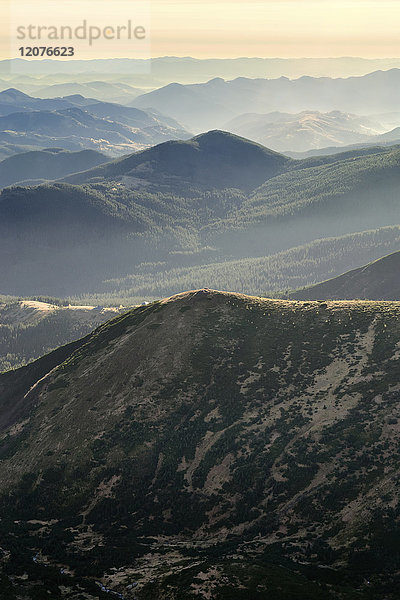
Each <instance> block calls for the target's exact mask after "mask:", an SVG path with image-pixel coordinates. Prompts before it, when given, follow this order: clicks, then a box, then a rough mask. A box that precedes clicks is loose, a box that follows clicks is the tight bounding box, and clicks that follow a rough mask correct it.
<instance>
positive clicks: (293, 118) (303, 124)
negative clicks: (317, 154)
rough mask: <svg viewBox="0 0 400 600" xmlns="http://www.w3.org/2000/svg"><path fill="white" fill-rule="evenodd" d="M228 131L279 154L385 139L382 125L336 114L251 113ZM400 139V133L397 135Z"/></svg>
mask: <svg viewBox="0 0 400 600" xmlns="http://www.w3.org/2000/svg"><path fill="white" fill-rule="evenodd" d="M224 129H226V130H227V131H231V132H232V133H236V134H237V135H241V136H243V137H246V138H249V139H251V140H254V141H256V142H258V143H260V144H263V145H264V146H268V148H272V149H273V150H277V151H278V152H287V151H290V152H306V151H307V150H309V149H310V148H312V149H320V148H325V147H327V146H345V145H351V144H357V143H358V144H361V143H363V142H364V143H371V144H373V143H375V144H376V145H378V144H379V139H380V138H381V139H382V141H385V136H384V135H381V136H379V134H380V133H381V132H382V131H383V130H384V128H382V126H381V125H380V124H379V123H377V122H374V121H373V120H372V119H370V118H365V117H364V118H362V117H358V116H356V115H350V114H345V113H341V112H340V111H332V112H330V113H325V114H322V113H319V112H315V111H314V112H312V111H304V112H302V113H300V114H288V113H280V112H274V113H268V114H265V115H261V114H255V113H249V114H244V115H240V116H239V117H236V118H235V119H233V120H231V121H229V122H228V123H226V125H225V127H224ZM395 136H396V137H395V140H398V139H399V136H400V134H399V132H396V134H395Z"/></svg>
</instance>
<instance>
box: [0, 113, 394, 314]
mask: <svg viewBox="0 0 400 600" xmlns="http://www.w3.org/2000/svg"><path fill="white" fill-rule="evenodd" d="M28 114H29V113H28ZM399 161H400V150H399V147H397V146H393V147H387V148H369V149H361V150H357V151H351V152H347V153H346V152H345V153H342V154H338V155H333V156H324V157H315V158H311V159H307V160H302V161H299V160H293V159H290V158H288V157H286V156H284V155H281V154H278V153H276V152H273V151H271V150H268V149H266V148H264V147H262V146H260V145H258V144H256V143H254V142H250V141H249V140H245V139H243V138H239V137H237V136H234V135H232V134H229V133H226V132H220V131H213V132H209V133H207V134H203V135H200V136H196V137H195V138H193V139H191V140H188V141H170V142H166V143H163V144H160V145H158V146H155V147H153V148H150V149H147V150H144V151H141V152H138V153H134V154H133V155H131V156H128V157H124V158H122V159H117V160H113V161H111V162H108V163H105V164H103V165H100V166H99V167H95V168H94V169H89V170H88V171H85V172H82V173H79V174H76V175H70V176H67V177H66V178H64V181H63V182H61V183H55V184H52V185H46V186H38V187H15V188H10V189H5V190H3V192H2V194H1V196H0V230H1V231H0V233H1V238H0V246H1V253H0V256H1V258H0V261H1V269H2V274H3V275H2V282H1V289H2V292H3V293H7V294H12V295H23V296H31V295H43V294H46V295H51V296H57V297H64V296H71V295H74V294H88V293H89V294H100V295H101V294H102V293H107V294H110V293H111V294H113V292H114V291H116V292H117V297H118V298H120V297H121V296H122V297H124V298H125V297H126V296H130V297H132V298H134V300H132V301H129V302H130V303H133V302H136V301H137V300H140V299H141V298H143V295H145V296H146V295H147V294H143V295H142V294H138V293H137V290H136V291H135V289H134V288H135V285H132V282H135V281H136V285H137V289H142V290H144V288H146V287H147V288H148V283H146V281H147V282H148V281H149V277H150V276H156V277H157V278H160V277H161V279H159V280H160V281H164V284H165V287H163V285H161V287H160V286H156V287H154V285H153V284H152V286H153V289H154V290H155V289H156V288H157V290H158V291H157V295H156V297H160V296H159V294H161V295H166V293H174V292H178V291H179V290H181V289H182V287H177V288H172V289H171V285H170V284H169V281H171V282H172V281H175V285H176V286H181V282H182V281H184V280H185V281H187V276H188V275H189V280H190V281H192V283H193V284H196V281H199V279H200V280H201V281H203V280H204V277H207V273H206V270H207V269H208V268H210V269H211V270H210V272H209V274H212V272H213V270H214V272H215V273H217V271H216V270H215V269H218V268H220V269H225V270H224V273H225V275H224V281H226V282H227V285H229V281H236V282H238V277H239V282H240V286H241V289H243V290H246V289H247V290H248V291H250V292H251V291H253V292H254V293H265V292H267V291H270V290H271V289H273V287H274V286H273V285H272V282H271V285H269V284H268V281H267V279H266V277H265V275H264V276H263V275H262V272H263V264H269V265H270V266H271V265H274V266H273V271H272V272H273V274H274V280H273V281H274V282H276V283H278V282H280V284H281V285H282V286H284V289H287V287H288V286H287V285H286V284H290V287H300V286H303V285H307V284H311V283H317V282H318V281H321V279H323V278H327V277H333V276H336V275H339V274H340V273H343V272H344V271H346V270H348V269H351V268H355V267H357V266H360V265H363V264H365V263H367V262H368V261H370V260H374V259H377V258H379V257H380V256H383V255H385V254H387V253H388V252H391V251H395V250H397V248H398V247H397V246H396V243H397V241H396V240H397V235H398V233H397V228H396V227H394V228H393V225H396V224H397V223H400V219H399V217H400V215H399V207H398V202H397V197H398V189H399V183H400V181H399V175H398V173H399V171H398V165H399ZM377 198H379V204H378V203H377ZM390 227H392V228H393V229H392V230H390V231H391V232H390V233H389V232H388V230H387V228H390ZM388 235H389V237H390V238H391V241H390V242H388ZM327 238H334V239H332V241H331V242H329V240H328V243H327V246H326V248H328V247H330V248H331V250H333V254H332V257H331V258H329V259H328V260H325V259H324V261H322V262H321V260H320V259H318V254H317V247H318V245H315V246H313V248H314V249H313V250H312V252H313V253H314V250H315V254H313V255H312V260H308V266H307V259H306V256H307V252H310V249H307V248H306V246H305V245H308V244H313V243H314V242H316V241H317V240H320V241H321V240H324V239H327ZM367 239H368V240H370V242H371V241H372V240H373V247H372V250H371V247H370V246H369V243H366V240H367ZM363 240H364V241H363ZM385 240H386V241H385ZM299 246H304V248H303V251H300V253H298V254H297V255H296V253H294V254H291V256H292V257H293V260H295V261H296V262H297V264H299V263H298V258H294V257H295V256H302V257H303V258H301V263H302V267H301V273H302V274H301V276H299V277H297V279H296V280H295V278H293V276H291V275H290V269H288V267H287V263H285V261H286V260H287V256H286V258H285V255H284V254H280V253H282V252H285V251H289V250H290V249H294V248H297V247H299ZM339 248H341V250H339ZM356 248H357V251H356V252H357V253H356V254H354V256H353V257H352V253H353V251H355V249H356ZM374 248H375V249H374ZM374 252H375V254H374ZM328 254H329V253H328ZM272 255H274V256H275V258H274V259H273V261H272V262H270V263H268V261H266V262H264V263H263V260H265V259H266V257H270V256H272ZM335 255H336V256H337V257H340V262H338V264H337V266H336V267H335V264H334V263H335V261H334V258H333V257H334V256H335ZM249 259H250V263H249V262H241V261H243V260H244V261H246V260H249ZM251 261H253V262H251ZM356 261H357V262H356ZM279 263H280V266H279V267H278V264H279ZM218 265H219V267H218ZM224 265H225V267H224ZM250 265H252V266H251V268H250ZM200 267H202V268H203V270H201V269H199V268H200ZM176 269H178V270H179V273H178V272H177V271H174V270H176ZM238 269H239V270H238ZM255 269H256V270H255ZM190 270H193V271H192V274H193V277H191V275H190ZM229 272H230V273H231V274H229ZM265 272H268V271H265ZM269 272H270V273H271V270H270V271H269ZM159 273H163V275H160V274H159ZM257 273H260V274H261V275H257ZM239 274H240V275H239ZM133 276H135V277H133ZM182 277H183V279H182ZM197 278H199V279H197ZM285 282H286V283H285ZM293 284H294V285H293ZM113 286H114V287H113ZM261 286H262V288H261V289H260V287H261ZM150 287H151V286H150ZM194 287H196V285H194ZM148 289H149V288H148ZM227 289H230V288H229V287H228V288H227ZM128 291H129V293H128ZM153 298H154V296H153ZM145 299H148V298H146V297H145ZM111 302H115V299H112V300H111ZM101 303H103V301H101ZM123 303H125V300H124V301H123Z"/></svg>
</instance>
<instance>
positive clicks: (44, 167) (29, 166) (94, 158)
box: [0, 148, 109, 188]
mask: <svg viewBox="0 0 400 600" xmlns="http://www.w3.org/2000/svg"><path fill="white" fill-rule="evenodd" d="M107 161H109V157H108V156H106V155H105V154H101V153H100V152H96V151H94V150H81V151H80V152H69V151H68V150H61V149H60V148H47V149H45V150H37V151H32V152H24V153H21V154H16V155H14V156H10V157H9V158H6V159H5V160H3V161H1V162H0V187H2V188H3V187H6V186H10V185H13V184H16V183H18V182H23V181H26V180H31V181H32V182H33V181H35V180H53V179H60V178H61V177H65V176H66V175H68V174H70V173H76V172H77V171H85V170H86V169H90V168H91V167H96V166H98V165H100V164H102V163H105V162H107Z"/></svg>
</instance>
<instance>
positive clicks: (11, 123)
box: [0, 89, 190, 156]
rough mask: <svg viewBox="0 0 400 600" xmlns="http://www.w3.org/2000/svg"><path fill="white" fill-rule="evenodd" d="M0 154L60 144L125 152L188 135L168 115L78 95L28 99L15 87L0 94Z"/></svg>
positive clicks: (118, 153)
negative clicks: (8, 150) (5, 148)
mask: <svg viewBox="0 0 400 600" xmlns="http://www.w3.org/2000/svg"><path fill="white" fill-rule="evenodd" d="M0 114H1V115H2V116H0V152H1V148H2V146H3V145H6V147H7V148H8V147H10V146H12V145H13V146H16V147H17V148H19V149H23V147H25V149H32V148H40V149H43V148H46V147H59V148H60V147H61V148H64V149H66V150H74V151H76V150H88V149H91V150H97V151H99V152H105V153H107V154H109V155H112V156H118V155H119V156H120V155H121V154H127V153H128V152H132V150H138V149H141V148H145V147H148V146H151V145H154V144H157V143H159V142H161V141H164V140H169V139H177V138H179V139H181V138H188V137H190V135H189V134H188V133H187V132H186V131H185V130H184V129H183V128H182V127H181V126H180V125H179V123H177V122H176V121H174V120H173V119H171V118H170V117H163V116H162V115H161V114H160V113H156V112H154V111H147V112H146V111H142V110H138V109H135V108H130V107H125V106H122V105H119V104H113V103H102V102H97V101H95V100H93V99H90V98H84V97H83V96H80V95H74V96H69V97H65V98H53V99H40V98H32V97H30V96H28V95H26V94H23V93H21V92H19V91H18V90H14V89H9V90H5V91H3V92H0Z"/></svg>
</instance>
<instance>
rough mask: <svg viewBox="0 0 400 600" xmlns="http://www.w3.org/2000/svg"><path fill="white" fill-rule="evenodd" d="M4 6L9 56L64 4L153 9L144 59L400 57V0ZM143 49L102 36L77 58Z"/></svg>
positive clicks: (119, 0) (110, 0)
mask: <svg viewBox="0 0 400 600" xmlns="http://www.w3.org/2000/svg"><path fill="white" fill-rule="evenodd" d="M7 3H9V5H10V6H11V11H10V12H11V15H12V16H11V19H7V18H6V15H7ZM83 5H85V7H86V8H82V6H83ZM89 5H90V8H87V6H89ZM0 6H1V11H2V13H3V14H2V15H1V16H2V17H3V18H1V19H0V44H1V46H0V47H1V56H2V58H5V57H9V56H10V50H9V42H10V40H12V41H13V50H12V52H11V54H13V53H15V48H17V47H18V46H17V44H16V41H15V37H16V34H15V29H16V25H18V24H19V23H24V24H26V23H27V22H28V21H27V20H26V19H29V18H30V17H28V16H27V14H28V12H29V10H30V11H31V12H32V11H34V14H35V15H37V14H39V13H40V12H42V13H43V14H44V15H45V14H50V13H53V15H54V11H55V10H58V11H59V12H60V14H61V11H62V7H63V6H64V9H65V11H66V14H68V15H69V16H68V18H71V19H73V20H74V22H75V23H78V22H79V21H80V20H82V19H84V18H86V19H96V18H98V17H99V15H100V14H103V19H108V18H111V19H112V18H115V15H116V14H118V12H119V14H120V18H121V20H122V21H123V20H124V19H128V18H131V19H132V20H133V22H134V23H135V24H141V23H140V20H141V19H143V18H142V17H141V16H140V17H139V16H138V15H139V14H142V11H143V10H144V12H146V9H147V8H149V9H150V12H151V24H150V22H148V25H147V29H150V36H149V37H150V43H151V45H149V46H148V47H147V48H146V49H145V50H144V49H143V56H145V54H146V53H151V55H152V56H165V55H176V56H196V57H200V58H206V57H237V56H262V57H273V56H282V57H301V56H314V57H326V56H363V57H397V56H400V52H399V49H400V0H369V1H366V0H290V1H288V0H250V1H246V0H212V1H211V0H151V1H147V0H83V1H82V0H58V1H55V0H35V1H33V0H29V1H28V0H0ZM27 7H30V9H28V8H27ZM49 7H51V8H49ZM138 7H140V8H138ZM93 8H95V11H93ZM32 18H33V17H32ZM64 21H65V19H64ZM64 21H63V22H64ZM44 22H46V21H44ZM18 45H20V44H19V43H18ZM138 47H139V45H138V44H137V45H136V49H135V50H133V49H132V46H131V47H129V46H128V45H127V44H126V45H123V44H122V43H121V44H120V45H119V46H118V47H117V46H115V45H114V46H112V45H111V43H108V42H101V41H99V42H97V43H96V44H93V46H92V47H91V48H88V47H87V48H86V49H85V50H82V49H81V50H80V56H76V58H80V57H81V58H90V57H91V58H99V57H102V56H107V57H109V58H112V57H113V56H115V54H116V53H118V55H119V56H129V53H130V54H131V56H134V55H135V53H136V51H137V48H138ZM142 47H143V45H142Z"/></svg>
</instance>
